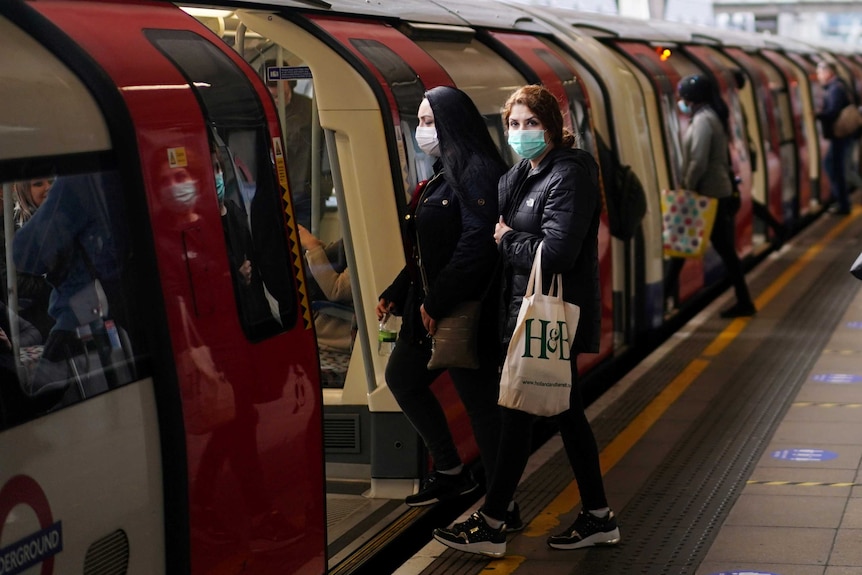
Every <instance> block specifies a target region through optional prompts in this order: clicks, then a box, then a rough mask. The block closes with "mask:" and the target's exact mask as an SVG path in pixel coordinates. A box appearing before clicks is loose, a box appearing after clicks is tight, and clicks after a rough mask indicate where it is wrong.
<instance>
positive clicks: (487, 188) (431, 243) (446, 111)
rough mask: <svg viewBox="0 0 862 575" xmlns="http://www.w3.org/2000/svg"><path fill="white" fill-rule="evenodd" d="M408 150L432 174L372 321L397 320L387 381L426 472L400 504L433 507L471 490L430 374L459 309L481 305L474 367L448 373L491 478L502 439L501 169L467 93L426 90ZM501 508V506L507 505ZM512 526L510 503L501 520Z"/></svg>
mask: <svg viewBox="0 0 862 575" xmlns="http://www.w3.org/2000/svg"><path fill="white" fill-rule="evenodd" d="M417 118H418V120H419V126H418V128H417V129H416V144H417V145H418V146H419V148H420V149H421V150H422V151H423V152H425V154H427V155H428V156H430V157H431V158H434V160H435V162H434V175H433V176H432V177H431V178H430V180H428V181H427V182H425V183H424V185H420V186H417V190H416V192H415V193H414V195H413V200H412V201H411V202H410V206H409V208H408V213H407V214H406V216H405V221H404V224H405V237H406V241H407V244H408V248H407V249H408V253H407V254H406V255H407V265H406V266H405V267H404V269H403V270H402V271H401V273H400V274H398V276H397V277H396V278H395V280H394V281H393V282H392V285H390V286H389V287H388V288H386V290H384V292H383V293H382V294H381V295H380V300H379V303H378V305H377V317H378V319H379V320H384V319H385V318H386V317H387V316H388V315H389V314H395V315H399V316H401V318H402V321H401V331H400V333H399V334H398V340H397V342H396V344H395V348H394V349H393V350H392V354H391V355H390V357H389V362H388V364H387V366H386V383H387V384H388V385H389V389H390V390H391V391H392V394H393V395H394V396H395V399H396V400H397V401H398V404H399V405H400V406H401V409H402V411H403V412H404V415H405V416H406V417H407V418H408V419H409V420H410V423H411V424H412V425H413V427H414V428H415V429H416V431H417V432H418V433H419V435H420V436H421V437H422V440H423V442H424V443H425V445H426V447H427V448H428V451H429V452H430V454H431V457H432V459H433V460H434V471H433V472H432V473H431V474H429V475H428V477H427V478H426V479H425V481H424V482H423V483H422V487H421V488H420V490H419V492H418V493H415V494H413V495H410V496H408V497H407V498H406V501H405V502H406V503H407V505H410V506H416V507H418V506H424V505H432V504H434V503H437V502H438V501H443V500H447V499H452V498H454V497H458V496H460V495H463V494H466V493H469V492H470V491H473V490H475V489H476V488H477V487H478V485H477V483H476V481H475V480H474V479H473V477H472V476H471V474H470V473H469V472H468V470H467V469H465V468H464V466H463V464H462V461H461V458H460V456H459V455H458V451H457V449H456V447H455V443H454V441H453V439H452V434H451V432H450V430H449V426H448V423H447V420H446V415H445V414H444V412H443V409H442V408H441V406H440V403H439V401H438V400H437V398H436V396H435V395H434V393H433V392H432V391H431V389H430V386H431V384H432V383H433V382H434V380H436V379H437V378H438V377H439V375H440V374H441V372H442V371H443V370H442V369H433V370H429V369H428V368H427V367H426V366H427V364H428V360H429V358H430V357H431V343H432V342H431V338H430V337H429V336H433V335H434V334H435V332H436V330H437V321H438V320H439V319H441V318H444V317H447V315H449V313H450V312H451V311H452V310H453V309H454V308H455V306H457V305H458V304H460V303H462V302H465V301H470V300H479V299H481V300H482V302H483V305H482V313H481V316H480V319H479V328H478V354H477V355H478V359H479V367H478V368H476V369H467V368H455V367H452V368H449V370H448V371H449V375H450V377H451V378H452V382H453V384H454V385H455V389H456V390H457V392H458V396H459V397H460V398H461V401H462V403H463V404H464V407H465V408H466V410H467V415H468V416H469V417H470V424H471V427H472V428H473V435H474V436H475V438H476V445H477V447H478V448H479V455H480V457H481V459H482V464H483V465H484V467H485V471H486V476H487V477H488V478H490V476H491V474H492V470H493V469H494V467H495V458H496V456H497V447H498V445H499V437H500V411H499V409H498V407H497V397H498V395H499V373H498V365H499V359H500V350H499V345H498V342H499V334H498V329H497V309H498V304H499V302H498V300H497V298H496V297H495V296H496V294H497V293H498V289H496V288H497V287H498V283H499V282H498V281H497V278H498V276H499V273H495V270H498V269H499V268H498V265H497V262H498V255H497V250H496V248H495V246H494V240H493V235H492V234H493V232H494V223H495V221H496V219H497V181H498V180H499V179H500V176H501V175H502V174H503V173H504V172H505V171H506V164H505V162H504V161H503V159H502V157H501V156H500V152H499V150H498V149H497V147H496V146H495V145H494V141H493V140H492V139H491V135H490V133H489V132H488V129H487V127H486V125H485V120H484V119H483V118H482V115H481V114H480V113H479V111H478V110H477V109H476V106H475V105H474V104H473V102H472V100H470V98H469V96H467V94H465V93H464V92H462V91H461V90H458V89H456V88H451V87H448V86H438V87H436V88H433V89H431V90H429V91H428V92H426V93H425V99H424V100H423V101H422V103H421V104H420V106H419V109H418V111H417ZM506 504H507V505H508V504H509V502H508V501H507V502H506ZM509 518H510V519H509V521H510V522H511V523H512V525H513V527H515V528H519V527H520V519H519V517H518V514H517V511H516V510H515V507H514V505H513V506H512V511H511V513H510V514H509Z"/></svg>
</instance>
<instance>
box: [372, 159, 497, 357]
mask: <svg viewBox="0 0 862 575" xmlns="http://www.w3.org/2000/svg"><path fill="white" fill-rule="evenodd" d="M471 167H472V168H473V169H468V170H467V174H468V177H469V181H465V182H464V183H463V184H462V189H461V190H460V192H459V193H456V192H455V190H454V189H453V187H452V186H451V185H450V183H449V182H448V181H447V180H446V178H445V177H444V175H443V173H438V174H436V175H435V177H434V178H432V180H431V181H430V182H429V183H428V184H427V185H426V186H425V187H424V189H423V190H422V195H421V196H420V198H419V201H418V204H417V206H416V209H415V213H414V214H408V218H407V237H408V241H413V242H415V243H417V244H418V245H419V250H420V251H421V255H422V265H423V267H424V269H425V272H426V274H427V277H428V285H429V293H428V295H427V296H426V295H425V294H424V290H423V289H422V282H421V278H420V277H419V271H418V255H419V254H418V253H416V250H415V249H414V253H413V254H412V258H411V254H408V258H409V259H412V260H413V261H409V263H408V265H407V266H405V268H404V269H403V270H402V271H401V273H400V274H398V277H397V278H395V281H393V282H392V285H390V286H389V287H388V288H387V289H386V290H385V291H384V292H383V293H382V294H381V296H380V297H381V298H383V299H385V300H387V301H390V302H393V303H394V304H395V308H396V310H395V311H396V314H398V315H402V323H401V333H400V337H401V338H402V339H406V340H408V341H411V342H413V343H416V344H422V345H424V344H429V345H430V341H429V340H428V338H427V337H426V335H427V332H426V331H425V328H424V326H423V325H422V320H421V316H420V313H419V307H420V306H421V305H423V303H424V305H425V311H426V312H427V313H428V315H430V316H431V317H432V318H434V319H440V318H443V317H446V316H447V314H449V312H451V311H452V309H453V308H454V307H455V306H456V305H457V304H459V303H461V302H462V301H467V300H471V299H479V298H480V297H481V296H483V294H486V292H487V294H486V295H487V297H486V304H485V305H484V306H483V312H482V318H481V320H480V321H481V323H480V328H479V330H480V341H481V342H487V343H488V344H489V345H490V347H488V348H487V349H488V351H489V352H490V351H491V350H493V351H494V353H496V352H497V350H498V349H499V348H498V342H499V334H498V329H497V309H498V307H497V306H498V300H497V299H496V298H495V297H494V296H495V295H496V294H497V293H498V289H497V288H496V285H491V284H492V283H493V280H494V277H493V276H494V271H495V269H496V268H497V260H498V255H497V251H496V249H495V246H494V223H495V221H496V217H497V214H498V213H499V211H498V210H497V197H496V182H497V180H498V178H499V173H493V168H491V167H489V166H483V165H481V162H480V161H478V160H477V165H476V166H471ZM501 171H502V170H501ZM489 286H490V287H489Z"/></svg>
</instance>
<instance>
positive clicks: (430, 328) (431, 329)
mask: <svg viewBox="0 0 862 575" xmlns="http://www.w3.org/2000/svg"><path fill="white" fill-rule="evenodd" d="M419 313H420V314H422V325H424V326H425V331H427V332H428V335H434V334H435V333H437V320H436V319H434V318H433V317H431V316H430V315H428V312H427V311H425V304H422V305H421V306H419Z"/></svg>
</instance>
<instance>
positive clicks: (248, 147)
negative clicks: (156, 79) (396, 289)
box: [147, 30, 297, 341]
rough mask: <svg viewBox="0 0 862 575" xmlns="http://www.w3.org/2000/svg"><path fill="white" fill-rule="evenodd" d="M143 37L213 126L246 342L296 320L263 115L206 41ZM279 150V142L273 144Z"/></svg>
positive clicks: (162, 34) (235, 70) (247, 86)
mask: <svg viewBox="0 0 862 575" xmlns="http://www.w3.org/2000/svg"><path fill="white" fill-rule="evenodd" d="M147 36H148V38H149V39H150V41H151V42H153V44H154V45H155V46H156V47H157V48H158V49H159V50H161V51H162V52H163V53H164V54H165V55H166V56H167V57H168V59H169V60H171V61H172V62H173V63H174V65H175V66H176V67H177V68H178V69H179V71H180V72H181V73H182V74H183V76H184V77H185V78H186V80H187V81H188V85H189V87H190V88H191V89H192V90H193V91H194V93H195V94H196V96H197V98H198V100H199V102H200V105H201V110H202V112H203V114H204V118H205V120H206V122H207V124H208V125H209V126H211V142H210V145H211V148H212V152H213V158H214V164H213V169H214V170H215V171H216V172H221V174H222V178H223V182H224V190H223V191H222V192H220V193H221V195H220V196H219V191H218V190H216V189H215V188H214V189H213V190H212V194H213V196H214V198H216V197H217V198H219V208H220V211H221V214H222V223H223V225H224V228H225V248H226V251H227V255H228V261H229V265H230V266H231V270H230V271H231V278H232V281H233V289H234V294H235V299H236V304H237V313H238V314H239V318H240V324H241V326H242V329H243V331H244V333H245V335H246V337H247V338H248V339H249V340H251V341H259V340H262V339H264V338H267V337H271V336H273V335H275V334H277V333H279V332H281V331H283V330H285V329H288V328H290V327H291V326H292V325H293V324H294V322H295V321H296V297H297V296H296V294H295V291H294V287H293V282H292V279H291V277H290V275H289V272H290V269H291V261H290V257H289V251H288V246H287V235H286V233H285V228H284V225H285V218H284V205H283V203H282V200H281V191H280V187H279V185H278V184H277V182H276V177H275V168H274V166H273V161H274V160H275V157H274V156H275V155H277V152H273V148H271V147H270V146H271V143H272V142H273V140H272V138H270V135H269V130H268V128H267V121H266V116H265V114H264V110H263V106H262V104H261V102H260V100H259V98H258V96H257V93H256V92H255V89H254V87H253V86H252V85H251V83H250V82H249V81H248V79H247V78H246V76H245V74H244V73H243V72H242V70H240V68H239V67H238V66H237V65H236V64H235V63H234V62H233V61H231V60H230V58H228V57H227V56H226V55H225V54H224V53H222V52H221V51H219V50H218V49H216V47H215V46H213V45H212V44H211V43H210V42H209V41H207V40H205V39H204V38H201V37H200V36H198V35H197V34H194V33H192V32H187V31H174V30H149V31H147ZM276 145H278V146H280V142H276Z"/></svg>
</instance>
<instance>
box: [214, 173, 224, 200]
mask: <svg viewBox="0 0 862 575" xmlns="http://www.w3.org/2000/svg"><path fill="white" fill-rule="evenodd" d="M215 184H216V197H217V198H218V201H220V202H221V201H224V174H223V173H221V172H217V173H216V175H215Z"/></svg>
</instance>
